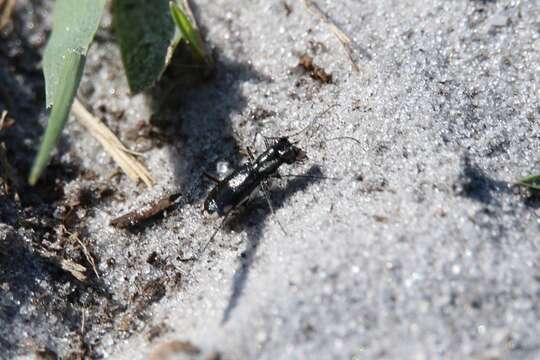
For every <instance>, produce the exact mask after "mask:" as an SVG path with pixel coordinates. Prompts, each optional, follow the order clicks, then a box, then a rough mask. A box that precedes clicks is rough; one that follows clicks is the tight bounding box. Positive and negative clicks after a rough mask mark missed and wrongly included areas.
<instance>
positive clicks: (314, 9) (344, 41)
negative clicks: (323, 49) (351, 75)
mask: <svg viewBox="0 0 540 360" xmlns="http://www.w3.org/2000/svg"><path fill="white" fill-rule="evenodd" d="M301 1H302V2H303V3H304V5H305V6H306V8H307V9H308V10H309V12H311V13H312V14H313V15H315V16H317V17H318V18H319V19H320V20H322V21H323V22H324V23H325V24H326V25H327V26H328V27H329V29H330V31H331V32H332V33H333V34H334V35H335V36H336V37H337V38H338V40H339V42H340V43H341V45H342V46H343V48H344V49H345V52H346V53H347V57H348V58H349V61H350V62H351V67H352V69H353V70H354V71H356V72H358V71H360V68H359V67H358V64H357V63H356V62H355V61H354V59H353V51H352V48H351V45H352V40H351V38H350V37H349V36H347V34H345V33H344V32H343V30H341V29H340V28H339V27H338V26H337V25H336V24H335V23H334V22H333V21H332V19H330V18H329V17H328V15H326V14H325V13H324V12H323V11H322V10H321V9H320V8H319V6H317V4H315V3H314V2H313V1H311V0H301Z"/></svg>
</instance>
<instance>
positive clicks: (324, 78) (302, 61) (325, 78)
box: [298, 54, 332, 84]
mask: <svg viewBox="0 0 540 360" xmlns="http://www.w3.org/2000/svg"><path fill="white" fill-rule="evenodd" d="M298 65H299V66H300V67H301V68H303V69H304V70H305V71H307V72H308V73H309V75H310V76H311V77H312V78H313V79H315V80H319V81H320V82H322V83H325V84H328V83H331V82H332V74H328V73H327V72H326V71H325V70H324V69H323V68H322V67H320V66H318V65H316V64H315V63H314V62H313V58H312V57H311V56H309V55H307V54H304V55H302V56H300V58H299V60H298Z"/></svg>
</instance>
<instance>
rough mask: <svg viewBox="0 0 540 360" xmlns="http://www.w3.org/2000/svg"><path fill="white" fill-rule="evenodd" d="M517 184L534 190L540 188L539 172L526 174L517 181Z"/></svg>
mask: <svg viewBox="0 0 540 360" xmlns="http://www.w3.org/2000/svg"><path fill="white" fill-rule="evenodd" d="M518 184H519V185H523V186H526V187H528V188H531V189H534V190H540V174H539V175H531V176H527V177H525V178H523V179H521V180H519V181H518Z"/></svg>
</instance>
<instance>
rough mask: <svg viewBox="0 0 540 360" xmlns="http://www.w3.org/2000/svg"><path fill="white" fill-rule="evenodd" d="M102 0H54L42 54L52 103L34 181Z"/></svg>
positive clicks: (62, 116) (56, 132)
mask: <svg viewBox="0 0 540 360" xmlns="http://www.w3.org/2000/svg"><path fill="white" fill-rule="evenodd" d="M105 1H106V0H57V1H56V4H55V7H54V26H53V31H52V34H51V37H50V39H49V43H48V44H47V48H46V49H45V53H44V55H43V73H44V77H45V95H46V105H47V107H50V106H52V110H51V113H50V116H49V121H48V124H47V129H46V131H45V136H44V137H43V140H42V143H41V145H40V148H39V151H38V154H37V156H36V159H35V160H34V165H33V166H32V170H31V172H30V178H29V182H30V184H31V185H34V184H35V183H36V182H37V180H38V178H39V176H40V175H41V173H42V172H43V170H44V169H45V167H46V166H47V163H48V162H49V159H50V157H51V152H52V150H53V149H54V146H55V145H56V142H57V140H58V138H59V137H60V134H61V132H62V129H63V127H64V125H65V123H66V120H67V118H68V115H69V110H70V108H71V104H72V103H73V99H74V97H75V94H76V93H77V88H78V87H79V83H80V81H81V77H82V71H83V68H84V61H85V56H86V53H87V51H88V47H89V46H90V43H91V42H92V39H93V38H94V35H95V33H96V30H97V28H98V26H99V21H100V19H101V14H102V12H103V8H104V6H105Z"/></svg>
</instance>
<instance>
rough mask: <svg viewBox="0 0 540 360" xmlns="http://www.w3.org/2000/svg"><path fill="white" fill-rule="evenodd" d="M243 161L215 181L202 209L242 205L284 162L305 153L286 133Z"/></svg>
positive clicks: (213, 210) (221, 209)
mask: <svg viewBox="0 0 540 360" xmlns="http://www.w3.org/2000/svg"><path fill="white" fill-rule="evenodd" d="M249 153H250V157H251V158H252V159H251V161H249V162H248V163H246V164H244V165H242V166H241V167H240V168H238V169H236V170H235V171H233V172H232V173H231V174H229V175H228V176H227V177H225V179H223V180H220V181H218V182H217V184H216V186H215V187H214V188H213V189H212V191H210V193H209V194H208V196H207V198H206V200H205V201H204V210H205V211H206V212H208V213H209V214H214V213H217V214H218V215H219V216H224V215H227V214H228V213H229V212H230V211H231V210H232V209H235V208H237V207H238V206H240V205H242V204H243V203H244V202H245V201H246V200H247V199H248V198H249V196H250V195H251V193H252V192H253V191H254V190H255V189H256V188H257V187H259V186H260V185H263V184H264V182H265V181H266V180H268V178H270V177H271V176H276V175H277V171H278V169H279V167H280V166H281V165H283V164H289V165H290V164H293V163H295V162H301V161H303V160H305V159H306V158H307V156H306V153H305V152H304V151H303V150H302V149H300V148H298V147H296V146H295V145H294V144H292V143H291V142H290V141H289V138H287V137H281V138H279V139H278V140H277V141H276V143H275V144H274V145H272V146H270V147H269V148H267V149H266V150H265V151H264V152H263V153H262V154H261V155H259V157H257V158H256V159H254V160H253V156H252V155H251V152H249Z"/></svg>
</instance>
